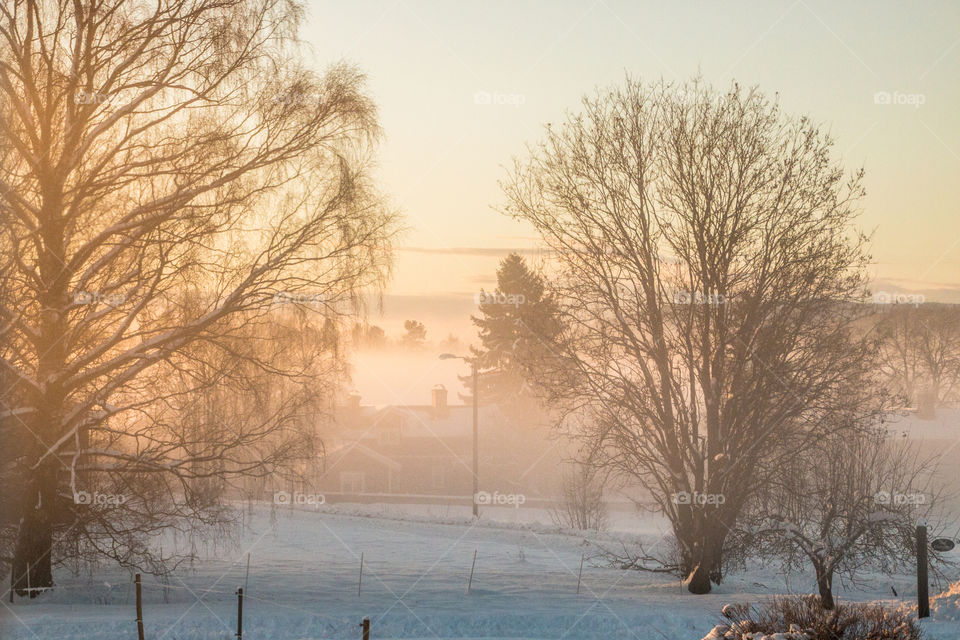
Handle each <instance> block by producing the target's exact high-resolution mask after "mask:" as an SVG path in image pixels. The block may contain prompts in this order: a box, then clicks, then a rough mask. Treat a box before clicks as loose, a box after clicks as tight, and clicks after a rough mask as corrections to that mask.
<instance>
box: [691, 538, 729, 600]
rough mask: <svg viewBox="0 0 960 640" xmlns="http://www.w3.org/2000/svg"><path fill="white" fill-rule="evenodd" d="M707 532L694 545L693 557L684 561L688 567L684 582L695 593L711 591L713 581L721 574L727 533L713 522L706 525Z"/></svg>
mask: <svg viewBox="0 0 960 640" xmlns="http://www.w3.org/2000/svg"><path fill="white" fill-rule="evenodd" d="M704 529H706V534H705V535H703V536H702V537H701V539H700V540H699V541H698V543H697V544H695V545H693V546H692V548H693V553H692V554H691V557H690V558H688V559H687V561H686V562H685V563H684V564H685V565H686V567H688V569H687V578H686V580H684V582H685V583H686V585H687V591H689V592H690V593H695V594H698V595H699V594H704V593H710V590H711V583H712V582H716V580H714V578H716V577H717V576H719V575H720V564H721V554H722V549H723V541H724V539H725V537H726V536H725V534H724V533H723V532H722V530H721V529H720V528H719V527H718V526H716V525H713V524H706V525H704Z"/></svg>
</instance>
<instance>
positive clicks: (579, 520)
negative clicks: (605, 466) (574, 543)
mask: <svg viewBox="0 0 960 640" xmlns="http://www.w3.org/2000/svg"><path fill="white" fill-rule="evenodd" d="M605 480H606V479H605V477H604V475H603V473H602V471H601V470H600V469H598V468H597V467H596V466H594V465H592V464H590V463H589V462H577V463H574V465H573V466H572V467H571V470H570V471H569V472H568V473H566V474H564V477H563V502H562V504H561V505H560V506H559V507H557V508H556V509H553V510H552V512H551V516H552V517H553V520H554V522H556V523H557V524H558V525H560V526H565V527H570V528H571V529H581V530H590V529H592V530H594V531H602V530H604V529H605V528H606V526H607V505H606V503H605V502H604V501H603V488H604V485H605V484H606V482H605Z"/></svg>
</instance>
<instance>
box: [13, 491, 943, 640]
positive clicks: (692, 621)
mask: <svg viewBox="0 0 960 640" xmlns="http://www.w3.org/2000/svg"><path fill="white" fill-rule="evenodd" d="M393 509H396V507H393ZM542 515H544V517H543V518H541V521H545V522H549V519H548V518H547V517H546V516H545V514H542ZM401 518H402V519H401ZM528 519H529V518H528ZM249 524H250V527H249V531H247V532H245V533H244V534H243V536H242V539H241V540H238V541H237V543H236V544H234V545H228V544H226V543H225V542H224V543H223V544H221V545H219V546H218V548H214V549H211V550H210V553H211V556H213V557H210V558H208V559H207V560H205V561H203V562H200V563H198V564H197V566H196V567H195V568H194V569H193V570H189V569H184V570H181V571H179V572H178V573H177V576H176V577H175V578H174V579H173V580H172V581H171V582H170V584H169V587H168V588H167V589H166V590H165V589H164V588H163V586H162V585H160V584H159V583H158V582H157V581H156V580H155V579H153V578H145V581H144V602H145V606H144V612H145V613H144V618H145V627H146V637H147V638H148V639H152V640H157V639H170V640H197V639H207V638H210V639H213V638H218V639H227V638H231V637H234V634H235V632H236V627H235V623H236V596H235V595H234V593H235V590H236V587H237V586H240V585H242V584H243V582H244V574H245V571H246V554H247V552H248V551H249V552H250V554H251V568H250V576H249V584H248V588H247V590H246V599H245V606H244V625H243V626H244V637H245V638H269V639H271V640H282V639H291V640H297V639H312V638H359V634H360V629H359V626H358V625H359V623H360V620H361V619H362V618H363V617H364V616H368V617H369V618H370V619H371V622H372V629H373V637H374V638H467V637H469V638H571V639H572V638H601V637H603V638H610V637H623V638H636V639H637V640H647V639H650V640H653V639H661V640H662V639H663V638H667V639H668V640H700V639H701V638H703V636H704V635H706V634H707V632H708V631H709V630H710V629H711V628H712V627H713V625H714V624H715V623H716V622H717V620H718V612H719V610H720V608H721V606H722V605H723V604H725V603H727V602H732V601H752V602H757V601H758V600H760V599H762V598H764V597H766V596H768V595H770V594H772V593H774V592H785V591H787V590H789V588H790V587H792V588H793V589H801V588H806V587H805V585H797V584H796V581H797V578H795V579H794V580H793V583H792V584H791V585H790V587H788V586H787V585H786V584H785V583H784V581H783V580H782V579H781V578H778V577H777V576H776V574H775V572H774V571H772V570H764V569H753V570H751V571H750V572H749V573H748V574H747V575H743V576H732V577H731V579H730V580H729V581H728V582H727V583H725V584H724V585H722V586H721V588H720V589H718V590H717V593H713V594H710V595H707V596H691V595H689V594H685V593H684V592H683V591H682V589H681V588H680V585H679V583H678V582H677V580H675V579H673V578H670V577H668V576H662V575H654V574H644V573H637V572H627V571H619V570H616V569H611V568H608V567H605V566H603V565H602V563H601V562H600V560H599V559H595V560H593V561H591V559H590V558H591V556H595V555H596V553H597V544H601V545H609V546H611V547H612V548H617V547H616V545H617V544H619V543H618V542H617V539H618V537H621V538H625V539H628V540H629V539H630V538H632V537H635V536H640V538H641V539H643V540H645V541H646V542H647V543H648V544H649V543H653V542H655V541H656V540H657V539H658V537H659V534H658V531H660V530H662V525H663V523H662V522H659V521H656V520H648V521H645V522H644V523H643V526H641V527H639V533H632V534H624V535H622V536H617V535H610V534H608V535H602V536H593V537H591V538H590V539H586V538H584V537H583V536H582V535H577V534H574V533H572V532H564V531H560V530H558V529H556V528H555V527H552V526H550V525H546V524H535V523H530V522H528V523H525V524H524V523H495V522H489V521H484V520H481V521H480V522H478V523H474V522H471V521H469V520H466V519H465V518H464V517H463V516H461V515H459V514H455V515H449V514H447V515H445V516H444V517H437V516H436V515H434V516H430V515H429V514H424V513H420V514H415V515H410V514H409V513H405V514H396V513H387V514H384V512H383V509H382V508H379V507H376V506H373V505H364V506H362V507H348V506H344V505H337V506H331V507H325V508H324V509H323V510H322V511H321V512H291V511H288V510H284V511H282V512H279V513H278V514H277V515H276V519H275V521H272V518H271V514H270V510H269V509H262V510H260V511H259V512H257V514H256V516H255V517H254V518H253V520H252V521H251V522H250V523H249ZM474 551H476V552H477V561H476V569H475V574H474V577H473V583H472V588H471V591H470V593H469V594H467V593H466V588H467V582H468V580H469V574H470V567H471V563H472V560H473V554H474ZM361 553H363V557H364V571H363V586H362V594H361V595H360V596H358V594H357V586H358V585H357V583H358V577H359V576H358V574H359V567H360V555H361ZM581 554H586V556H587V560H586V562H585V565H584V569H583V583H582V586H581V593H580V595H577V593H576V591H577V572H578V569H579V564H580V558H581ZM896 583H897V584H898V585H899V586H898V591H899V590H901V589H907V590H908V589H909V586H908V585H909V577H908V576H903V577H900V578H899V579H898V580H897V581H896ZM58 584H59V585H60V587H59V588H58V589H57V590H56V591H55V592H53V593H48V594H45V595H43V596H41V597H40V598H37V599H36V600H35V601H33V602H28V601H27V600H25V599H20V598H18V599H17V603H16V604H14V605H12V606H8V607H6V608H4V609H0V611H2V612H3V619H2V620H0V637H2V638H4V640H7V639H17V640H19V639H21V638H23V639H28V638H32V639H35V640H48V639H53V638H57V639H64V640H73V639H79V638H97V639H98V640H99V639H103V640H112V639H114V638H116V639H120V638H125V639H126V638H131V637H136V635H135V634H136V626H135V623H134V605H133V602H134V601H133V589H132V585H131V581H130V578H129V576H128V575H127V574H125V573H123V572H118V571H102V572H99V573H96V574H95V575H93V576H72V575H70V574H69V572H66V573H61V574H60V575H58ZM889 584H890V581H889V580H886V579H878V580H877V581H876V584H875V585H873V586H872V593H871V591H870V590H866V591H862V592H845V591H844V590H842V589H841V590H840V593H839V596H840V598H841V599H843V598H851V599H870V598H872V597H881V598H883V597H888V594H889V593H890V591H889ZM901 593H903V591H901ZM893 604H896V603H893ZM929 627H930V628H929V631H930V634H929V637H930V638H931V640H947V639H948V638H949V639H951V640H952V639H955V638H960V623H952V622H951V623H947V622H944V623H939V622H938V623H934V624H932V625H929Z"/></svg>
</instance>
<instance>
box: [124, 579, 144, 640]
mask: <svg viewBox="0 0 960 640" xmlns="http://www.w3.org/2000/svg"><path fill="white" fill-rule="evenodd" d="M133 581H134V583H135V584H136V586H137V638H138V639H139V640H143V591H142V590H141V586H140V574H139V573H138V574H137V575H136V577H135V578H134V579H133ZM128 593H129V592H128Z"/></svg>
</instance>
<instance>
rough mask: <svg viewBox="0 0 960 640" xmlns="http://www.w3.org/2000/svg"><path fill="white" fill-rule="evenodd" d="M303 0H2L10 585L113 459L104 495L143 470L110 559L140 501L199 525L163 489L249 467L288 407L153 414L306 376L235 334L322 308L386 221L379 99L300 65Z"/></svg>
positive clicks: (78, 512)
mask: <svg viewBox="0 0 960 640" xmlns="http://www.w3.org/2000/svg"><path fill="white" fill-rule="evenodd" d="M301 17H302V6H301V5H300V4H299V3H297V2H290V1H289V0H254V1H248V0H159V1H157V2H146V1H141V0H83V1H76V2H71V1H67V0H24V1H20V0H17V1H12V0H7V1H4V2H3V3H2V4H0V41H2V46H0V113H2V119H0V233H2V235H0V244H2V250H3V253H4V255H5V256H7V257H8V259H9V260H8V261H9V264H10V265H11V270H12V272H11V273H10V274H9V277H8V282H9V284H10V286H9V287H8V288H7V294H8V295H5V296H4V298H3V299H2V306H0V324H2V326H3V327H4V338H5V342H4V347H3V360H2V366H3V372H4V373H3V376H2V379H3V380H4V381H5V382H7V383H8V384H6V385H5V387H4V389H2V390H0V402H2V405H0V410H2V412H3V416H4V417H5V418H6V419H7V423H8V424H9V423H10V419H11V418H13V419H14V427H15V429H16V434H15V440H16V441H17V442H23V443H25V444H24V451H23V452H22V455H20V456H18V458H17V459H16V460H15V464H14V468H13V469H8V471H9V472H10V473H12V474H13V476H14V477H16V478H17V479H18V481H17V482H16V483H13V484H10V483H5V487H4V490H5V491H16V492H17V496H16V500H15V502H16V515H15V517H14V518H13V520H14V521H15V525H14V527H13V532H12V534H11V535H12V537H13V539H14V544H13V546H14V551H13V559H12V560H13V569H14V574H15V578H16V585H17V587H18V588H22V587H23V586H25V585H26V584H27V582H28V580H29V582H30V583H31V584H32V585H33V586H34V587H45V586H49V585H51V584H52V574H51V562H52V558H51V556H52V555H54V554H55V549H54V548H55V545H56V544H57V542H58V540H60V539H62V538H63V536H65V535H68V533H70V534H71V535H72V534H73V533H75V532H76V530H77V528H78V525H79V524H83V523H87V522H89V521H90V519H89V518H87V517H86V515H85V514H89V507H90V505H88V504H76V503H75V500H74V495H73V492H74V489H77V488H78V485H77V484H76V483H77V482H78V478H79V481H80V482H81V483H82V482H83V481H84V480H83V479H84V478H88V479H89V478H92V477H95V476H96V474H104V473H105V474H111V473H112V472H114V471H116V470H117V469H120V468H122V469H123V470H124V471H125V473H124V474H122V476H117V475H116V474H113V475H111V476H110V477H111V478H112V479H111V481H112V482H114V483H115V485H114V489H115V491H116V492H117V493H121V494H123V493H129V492H131V491H132V490H131V488H130V487H131V486H132V487H140V489H137V490H133V493H134V494H135V496H133V497H132V498H131V499H130V500H127V501H126V502H125V503H124V504H123V505H122V506H120V505H115V506H117V509H116V510H115V512H114V513H115V515H116V516H117V517H116V519H115V520H111V522H110V524H111V526H112V527H113V528H114V531H113V532H112V533H111V532H110V531H107V532H106V535H107V537H108V538H110V540H111V542H110V543H109V544H110V545H119V547H121V548H123V547H124V545H126V547H125V549H124V550H121V551H119V552H116V555H119V556H120V558H121V559H122V560H123V561H125V562H128V563H136V562H138V561H139V560H138V558H142V557H143V553H142V552H143V551H144V550H143V548H142V545H141V544H140V543H139V542H138V541H137V539H135V537H133V538H131V537H128V536H127V533H128V532H130V531H135V530H136V529H137V526H138V525H137V523H138V522H142V521H143V520H144V518H147V519H149V518H152V517H154V516H156V517H157V518H160V519H163V518H167V519H170V518H175V517H180V516H183V517H192V518H199V517H209V518H210V519H211V521H216V519H217V511H216V506H217V502H216V501H215V500H214V501H207V502H203V501H201V500H194V499H193V496H192V495H191V494H189V493H187V494H185V493H184V491H185V489H184V487H185V486H187V485H189V484H191V483H193V485H194V486H196V483H195V482H193V479H195V478H201V477H217V476H219V477H224V476H227V475H230V474H250V473H265V472H270V470H271V469H272V468H273V465H275V464H276V463H278V462H279V461H281V460H282V458H283V450H282V441H283V438H279V434H281V433H283V430H284V429H285V427H286V425H288V423H289V420H290V416H291V415H292V413H291V412H293V414H296V413H298V412H299V411H300V409H301V408H302V405H300V404H299V403H298V402H295V401H293V400H291V401H290V402H289V403H288V404H287V405H286V407H284V406H281V404H282V402H281V401H280V400H278V401H277V402H278V403H279V404H274V405H272V406H271V407H270V408H271V410H270V411H264V412H259V413H255V414H250V415H248V416H247V419H246V421H245V422H240V423H234V424H224V423H223V421H217V420H213V419H195V420H192V421H180V420H168V418H169V417H170V416H172V415H175V414H176V413H177V412H176V408H177V404H178V403H179V404H181V405H183V406H186V405H187V404H189V403H186V402H184V401H183V398H184V397H185V396H186V395H190V394H193V395H195V396H196V397H199V396H198V395H197V394H201V392H206V391H209V390H211V389H215V388H216V387H217V385H218V384H220V383H225V382H226V381H229V382H231V383H234V389H243V385H244V384H246V382H245V381H249V380H256V379H258V378H257V377H256V376H255V375H254V373H253V372H254V371H259V372H262V373H266V374H272V375H281V376H282V375H291V374H296V373H300V372H302V371H304V369H303V368H302V367H300V366H299V365H298V364H297V363H296V362H295V361H293V360H291V359H290V358H289V357H288V356H289V354H287V355H284V354H282V353H278V352H277V351H278V350H277V349H276V348H274V347H266V348H257V347H255V346H254V345H252V344H251V341H253V342H256V341H258V340H266V339H267V333H265V328H266V327H267V326H268V325H269V324H270V323H271V322H273V319H272V318H273V314H274V313H275V311H274V309H275V306H276V304H277V301H278V300H279V301H280V302H282V303H291V304H295V305H301V306H316V305H317V304H319V305H321V306H322V308H323V309H324V310H325V313H326V315H327V317H329V318H333V319H335V318H336V317H337V316H338V315H339V314H342V313H346V312H349V310H350V303H352V302H355V301H356V300H357V299H358V296H357V292H358V290H360V289H361V288H363V287H365V286H368V285H371V284H377V283H379V282H380V280H381V279H382V277H383V275H384V270H385V267H386V264H387V261H388V258H389V245H390V237H391V235H392V230H393V228H394V218H393V216H392V214H390V213H389V212H388V211H386V210H385V209H384V207H383V205H382V203H381V200H380V199H379V197H378V196H377V195H376V193H375V192H374V190H373V188H372V186H371V183H370V180H369V178H368V176H367V167H368V165H369V162H370V156H371V153H372V150H373V143H374V142H375V139H376V136H377V133H378V125H377V119H376V111H375V108H374V105H373V104H372V102H371V101H370V99H369V98H368V97H367V96H366V95H365V93H364V87H363V77H362V76H361V75H360V74H359V73H358V72H357V71H355V70H354V69H353V68H351V67H349V66H346V65H337V66H334V67H332V68H330V69H329V70H328V71H326V72H325V73H323V74H317V73H315V72H313V71H311V70H310V69H309V68H307V67H306V66H305V65H304V64H303V63H302V61H301V60H302V56H301V54H300V52H299V45H298V42H297V40H296V32H297V28H298V24H299V21H300V19H301ZM278 296H279V297H278ZM274 356H276V357H274ZM221 365H222V366H223V367H226V369H222V368H221ZM165 376H178V378H177V380H176V381H174V380H173V379H172V378H170V377H165ZM158 381H159V382H158ZM258 384H259V383H258ZM259 389H261V390H262V389H263V387H262V386H260V387H259ZM248 392H249V393H250V394H251V395H246V396H245V397H244V402H247V403H252V401H253V399H254V396H253V395H252V394H253V392H254V390H253V388H248ZM201 395H202V394H201ZM208 399H209V398H208ZM220 404H222V402H221V403H220ZM238 406H240V405H239V404H238ZM210 415H212V414H210ZM235 417H236V416H235ZM278 438H279V439H278ZM271 443H272V444H271ZM254 445H257V446H260V447H261V450H260V451H259V454H260V455H259V457H258V456H256V455H253V454H252V453H251V452H250V450H251V449H252V448H254ZM267 449H269V450H267ZM127 483H129V484H127ZM213 484H214V485H216V484H218V483H213ZM148 488H149V489H150V490H151V491H152V493H149V492H147V489H148ZM138 491H139V493H138ZM163 495H165V496H166V498H165V499H164V500H163V501H162V502H159V503H156V504H161V505H163V507H162V508H159V509H154V508H153V507H151V506H150V505H151V504H154V503H151V502H150V499H151V498H153V497H157V496H163ZM205 505H208V506H209V507H210V508H205ZM164 510H165V511H164ZM121 514H123V517H121ZM101 522H102V520H101ZM103 534H104V531H103V530H100V531H98V532H97V533H96V534H91V535H90V536H88V538H87V540H88V542H89V543H90V544H91V545H92V546H93V547H94V549H101V550H102V549H103V545H102V544H101V543H102V540H101V539H100V537H99V536H101V535H103ZM108 546H109V545H108ZM52 549H53V550H54V552H53V553H52V552H51V550H52ZM27 567H29V571H30V575H29V576H27Z"/></svg>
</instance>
